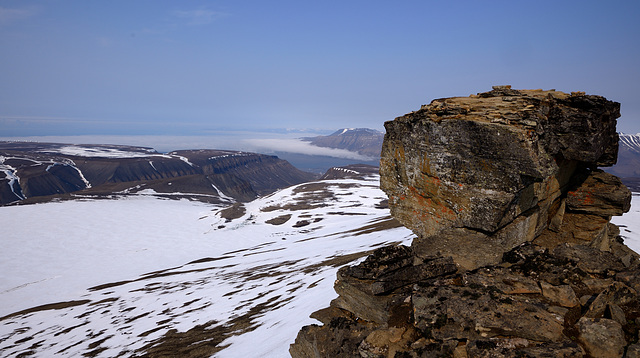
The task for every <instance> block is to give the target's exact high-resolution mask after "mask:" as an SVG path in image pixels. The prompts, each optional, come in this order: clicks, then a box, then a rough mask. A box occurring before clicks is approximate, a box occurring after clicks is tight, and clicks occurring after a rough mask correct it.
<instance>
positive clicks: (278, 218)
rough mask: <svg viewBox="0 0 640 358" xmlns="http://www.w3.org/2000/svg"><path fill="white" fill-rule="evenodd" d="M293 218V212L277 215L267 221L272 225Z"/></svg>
mask: <svg viewBox="0 0 640 358" xmlns="http://www.w3.org/2000/svg"><path fill="white" fill-rule="evenodd" d="M289 219H291V214H286V215H280V216H276V217H275V218H273V219H269V220H267V221H265V222H266V223H267V224H271V225H282V224H284V223H286V222H287V221H289Z"/></svg>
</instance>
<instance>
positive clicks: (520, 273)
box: [290, 86, 640, 357]
mask: <svg viewBox="0 0 640 358" xmlns="http://www.w3.org/2000/svg"><path fill="white" fill-rule="evenodd" d="M618 116H619V104H618V103H615V102H611V101H608V100H606V99H605V98H603V97H599V96H590V95H585V94H584V93H572V94H565V93H562V92H557V91H553V90H552V91H542V90H521V91H518V90H513V89H511V87H510V86H496V87H494V89H493V90H492V91H490V92H486V93H480V94H478V95H473V96H470V97H465V98H447V99H438V100H434V101H433V102H432V103H431V104H429V105H426V106H423V107H422V108H421V109H420V110H419V111H416V112H412V113H409V114H407V115H405V116H403V117H400V118H396V119H395V120H394V121H391V122H387V123H386V124H385V126H386V129H387V134H386V136H385V142H384V145H383V150H382V159H381V166H380V173H381V186H382V188H383V189H384V190H385V191H386V192H387V194H388V195H389V206H390V208H391V213H392V215H393V216H394V217H395V218H397V219H398V220H399V221H400V222H402V223H403V224H404V225H405V226H407V227H409V228H411V229H412V230H413V231H414V232H415V233H416V235H417V237H416V238H415V239H414V240H413V243H412V246H411V247H404V246H396V247H386V248H381V249H378V250H376V251H375V252H374V253H373V254H372V255H371V256H370V257H368V258H367V260H365V261H363V262H362V263H360V264H359V265H357V266H353V267H344V268H342V269H340V270H339V272H338V279H337V280H336V283H335V290H336V292H337V293H338V294H339V297H338V298H336V299H335V300H333V301H332V302H331V307H330V308H327V309H323V310H320V311H318V312H316V313H314V314H313V315H312V317H314V318H317V319H318V320H319V321H321V322H322V323H323V324H324V325H322V326H319V325H312V326H307V327H304V328H303V329H302V330H301V331H300V333H299V334H298V337H297V338H296V341H295V343H294V344H293V345H292V346H291V349H290V352H291V355H292V356H293V357H441V356H442V357H541V356H544V357H547V356H548V357H622V356H623V355H625V354H626V355H627V356H634V355H633V354H637V352H638V351H640V345H638V344H637V342H638V331H639V327H640V297H639V295H638V292H640V291H639V290H640V261H639V258H640V256H639V255H638V254H637V253H635V252H633V251H632V250H630V249H629V248H628V247H626V246H625V245H624V244H623V243H622V239H621V238H620V237H619V230H618V228H617V227H616V226H615V225H613V224H611V223H610V222H609V221H610V219H611V216H612V215H621V214H622V213H624V212H626V211H628V210H629V207H630V198H631V196H630V192H629V190H628V189H627V188H626V187H625V186H624V185H622V183H621V182H620V180H619V179H618V178H617V177H615V176H613V175H610V174H607V173H605V172H603V171H601V170H599V169H597V167H598V166H607V165H613V164H614V163H615V161H616V153H617V145H618V144H617V143H618V137H617V134H616V130H615V127H616V118H617V117H618Z"/></svg>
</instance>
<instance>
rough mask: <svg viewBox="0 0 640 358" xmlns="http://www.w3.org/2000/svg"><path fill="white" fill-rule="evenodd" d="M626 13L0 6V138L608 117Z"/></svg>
mask: <svg viewBox="0 0 640 358" xmlns="http://www.w3.org/2000/svg"><path fill="white" fill-rule="evenodd" d="M639 19H640V1H637V0H630V1H617V0H611V1H602V0H599V1H589V0H582V1H561V0H554V1H517V0H509V1H477V0H474V1H442V0H441V1H427V0H422V1H403V0H397V1H373V0H368V1H358V0H341V1H332V0H328V1H304V0H296V1H279V0H272V1H249V0H233V1H227V0H220V1H162V0H126V1H121V0H108V1H107V0H104V1H86V0H79V1H72V0H64V1H63V0H50V1H29V0H19V1H18V0H0V137H3V136H27V135H76V134H85V135H87V134H113V135H126V134H131V135H143V134H153V135H157V134H173V135H194V134H197V135H206V134H207V133H215V132H218V131H221V130H238V129H239V130H247V129H251V130H268V129H272V128H295V129H305V128H316V129H323V130H333V129H337V128H343V127H369V128H375V129H380V130H382V125H383V123H384V121H386V120H391V119H393V118H395V117H397V116H400V115H403V114H405V113H407V112H410V111H412V110H416V109H418V108H420V106H421V105H422V104H425V103H428V102H430V101H431V100H432V99H434V98H440V97H449V96H467V95H469V94H472V93H478V92H484V91H487V90H490V89H491V86H492V85H496V84H511V85H513V87H514V88H543V89H551V88H555V89H558V90H562V91H565V92H570V91H586V92H587V93H589V94H599V95H603V96H605V97H607V98H609V99H611V100H615V101H618V102H621V103H622V118H621V119H620V121H619V126H618V129H619V130H620V131H624V132H627V133H636V132H640V68H639V65H640V20H639Z"/></svg>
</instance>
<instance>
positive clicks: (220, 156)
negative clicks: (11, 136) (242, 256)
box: [0, 142, 317, 205]
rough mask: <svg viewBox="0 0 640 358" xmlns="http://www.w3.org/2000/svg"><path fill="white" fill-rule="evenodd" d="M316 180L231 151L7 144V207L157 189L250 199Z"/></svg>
mask: <svg viewBox="0 0 640 358" xmlns="http://www.w3.org/2000/svg"><path fill="white" fill-rule="evenodd" d="M315 178H317V176H316V175H314V174H311V173H306V172H303V171H300V170H298V169H297V168H295V167H293V166H292V165H291V164H289V163H288V162H286V161H284V160H282V159H279V158H278V157H276V156H270V155H265V154H258V153H250V152H241V151H228V150H209V149H202V150H180V151H173V152H170V153H167V154H163V153H158V152H156V151H155V150H153V149H152V148H146V147H133V146H122V145H102V144H97V145H86V144H83V145H72V144H61V143H34V142H0V204H2V205H6V204H10V203H16V202H21V203H33V202H41V201H47V200H51V199H54V198H56V197H58V198H64V197H65V195H66V196H68V195H69V194H71V193H74V194H81V195H110V194H114V193H122V192H123V191H126V190H129V191H136V190H142V189H153V190H156V191H159V192H164V193H175V192H177V191H178V190H177V189H176V188H177V187H180V191H181V192H183V193H185V197H191V198H195V199H199V200H205V201H218V202H219V201H228V200H229V199H231V198H233V199H232V200H238V201H248V200H252V199H254V198H256V197H257V196H259V195H264V194H268V193H271V192H273V191H274V190H276V189H279V188H283V187H287V186H290V185H293V184H298V183H302V182H305V181H309V180H312V179H315Z"/></svg>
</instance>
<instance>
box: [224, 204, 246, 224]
mask: <svg viewBox="0 0 640 358" xmlns="http://www.w3.org/2000/svg"><path fill="white" fill-rule="evenodd" d="M246 212H247V210H246V208H245V207H244V205H242V203H235V204H233V205H231V206H230V207H228V208H226V209H222V210H220V211H219V213H220V216H221V217H222V218H223V219H226V220H227V222H230V221H232V220H235V219H238V218H241V217H242V216H243V215H244V214H245V213H246Z"/></svg>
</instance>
